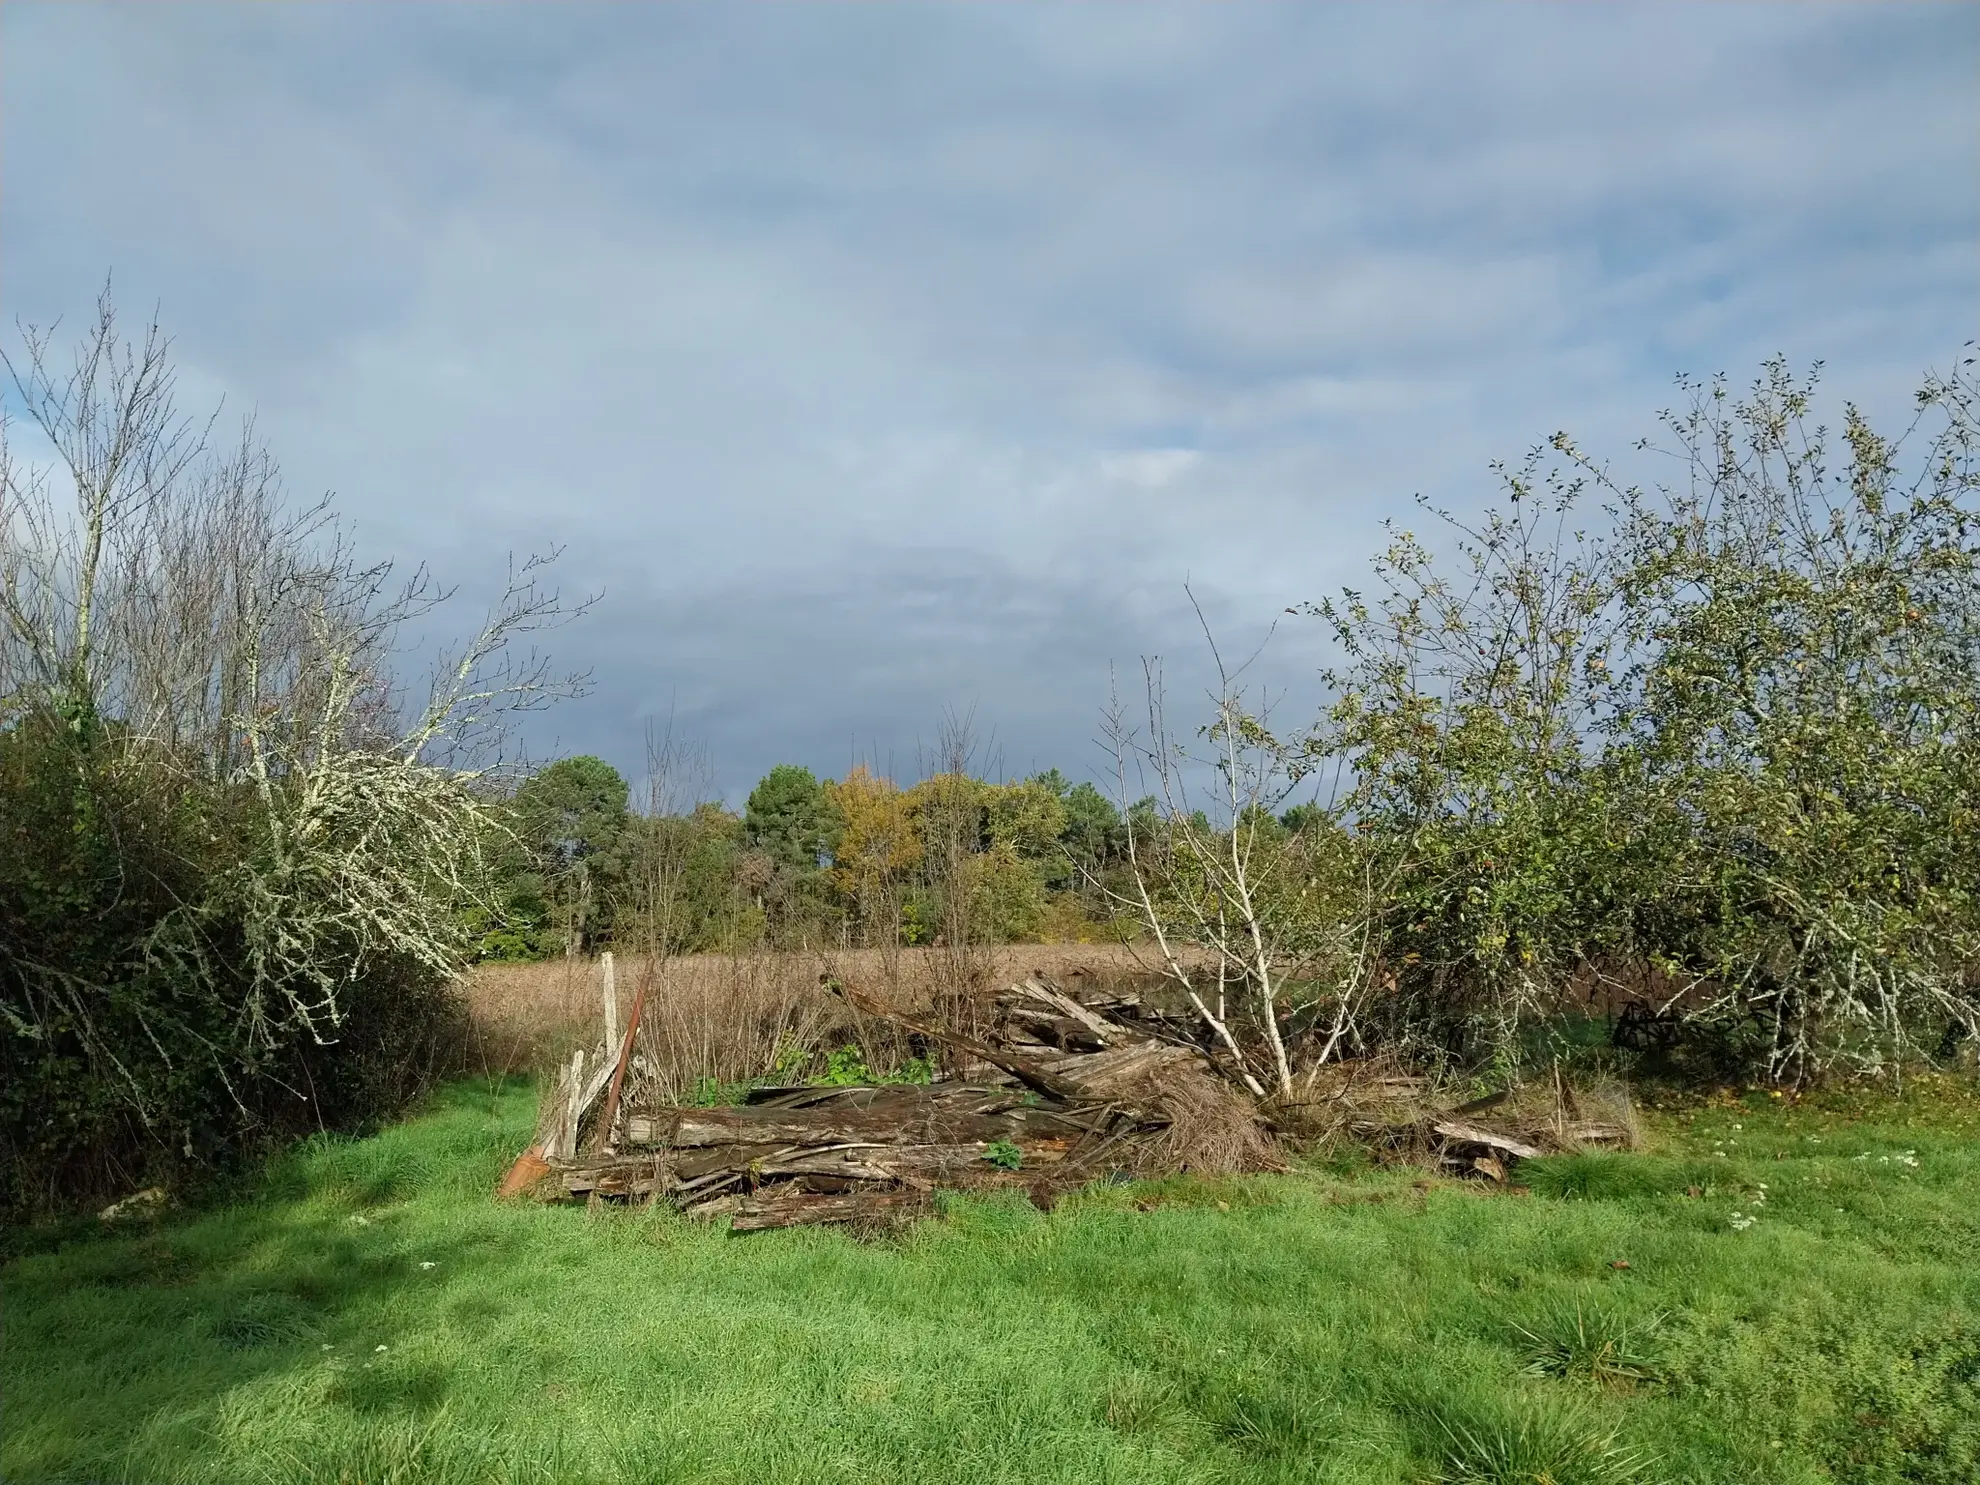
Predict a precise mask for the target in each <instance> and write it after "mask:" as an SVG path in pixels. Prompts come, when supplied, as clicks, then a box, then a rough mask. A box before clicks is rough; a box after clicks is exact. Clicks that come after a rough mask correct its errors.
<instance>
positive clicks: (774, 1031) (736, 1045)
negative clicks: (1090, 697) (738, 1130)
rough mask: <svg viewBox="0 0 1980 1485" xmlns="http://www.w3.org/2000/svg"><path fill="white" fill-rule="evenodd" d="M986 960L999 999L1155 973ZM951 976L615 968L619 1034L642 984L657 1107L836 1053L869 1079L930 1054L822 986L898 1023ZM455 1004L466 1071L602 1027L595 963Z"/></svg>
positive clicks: (1069, 955) (1113, 954)
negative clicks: (862, 993) (1031, 983)
mask: <svg viewBox="0 0 1980 1485" xmlns="http://www.w3.org/2000/svg"><path fill="white" fill-rule="evenodd" d="M982 952H983V953H984V954H985V955H987V956H988V967H989V973H990V977H991V980H992V982H993V983H995V984H999V985H1001V984H1007V983H1009V982H1010V981H1012V980H1016V979H1021V978H1023V977H1025V976H1027V975H1038V974H1043V975H1046V976H1049V977H1051V978H1053V979H1056V980H1059V981H1061V982H1064V983H1068V984H1072V985H1075V986H1076V985H1078V984H1080V983H1081V982H1082V981H1084V982H1088V983H1093V982H1098V983H1101V984H1106V985H1115V984H1122V983H1136V982H1141V981H1144V980H1148V979H1151V978H1152V977H1153V975H1154V966H1153V965H1151V964H1150V963H1149V962H1147V961H1146V959H1145V958H1142V957H1137V956H1136V955H1135V954H1134V952H1133V951H1132V950H1131V949H1127V948H1124V947H1122V946H1120V945H1108V944H1019V945H1003V946H999V947H996V948H991V949H985V950H983V951H982ZM946 973H947V961H946V960H945V959H944V958H943V957H942V956H941V955H940V954H938V953H937V952H936V951H934V950H928V949H902V950H892V951H887V950H878V949H854V950H844V951H831V952H819V953H809V954H799V953H787V954H696V955H687V956H683V957H680V958H670V959H665V960H661V961H659V962H658V963H657V964H655V963H651V962H648V961H642V960H637V959H628V960H620V961H619V962H618V964H617V966H616V975H615V979H616V982H617V984H616V989H617V998H618V1018H619V1024H620V1025H622V1026H623V1025H624V1024H625V1022H626V1019H627V1018H628V1017H629V1016H630V1014H631V1010H632V1002H633V998H634V996H635V994H636V993H637V992H638V989H639V986H640V982H641V980H642V978H644V979H645V981H646V992H647V994H646V1009H645V1011H644V1012H643V1013H642V1016H641V1026H640V1045H639V1051H640V1053H641V1056H642V1058H643V1065H642V1073H643V1074H644V1076H643V1077H642V1079H641V1082H642V1083H643V1085H644V1088H643V1091H644V1092H647V1093H648V1094H650V1095H651V1096H654V1097H657V1098H659V1099H661V1100H663V1101H671V1100H676V1099H684V1098H687V1097H689V1096H691V1095H692V1094H693V1092H694V1090H695V1088H696V1086H697V1085H698V1084H700V1083H701V1082H702V1081H703V1080H705V1079H712V1080H713V1081H715V1082H717V1083H736V1082H741V1081H744V1080H745V1079H748V1078H754V1077H760V1076H762V1075H764V1074H766V1073H768V1072H770V1071H772V1070H773V1069H775V1068H777V1067H778V1065H779V1062H780V1059H781V1060H782V1061H783V1062H784V1063H785V1064H787V1070H788V1071H789V1072H790V1074H791V1075H792V1076H793V1077H798V1076H803V1075H805V1074H806V1073H808V1072H815V1071H817V1070H818V1069H819V1066H820V1064H821V1063H822V1060H823V1058H824V1057H826V1056H827V1055H829V1054H830V1053H831V1052H832V1051H834V1050H836V1049H838V1048H839V1047H843V1046H855V1047H857V1048H859V1050H860V1053H861V1056H862V1058H863V1060H864V1061H865V1063H866V1065H867V1066H868V1067H869V1068H871V1069H873V1071H875V1072H876V1073H889V1072H892V1071H894V1070H895V1069H897V1068H898V1067H899V1066H900V1064H901V1063H902V1062H903V1061H905V1060H906V1059H907V1058H908V1057H911V1056H916V1055H927V1053H928V1052H929V1051H930V1050H931V1049H928V1048H923V1047H919V1046H915V1045H913V1044H912V1043H911V1042H910V1040H909V1039H908V1038H906V1037H904V1036H903V1035H902V1034H901V1033H900V1032H899V1031H898V1030H897V1029H896V1028H894V1027H892V1026H890V1025H887V1024H885V1023H881V1022H877V1021H874V1020H872V1019H871V1018H869V1017H865V1016H861V1015H859V1014H858V1013H857V1012H855V1011H853V1010H851V1009H850V1008H849V1007H848V1006H846V1005H845V1003H844V1002H842V1001H841V1000H839V999H838V998H837V997H835V996H833V995H831V994H830V993H828V992H827V991H825V990H823V989H822V988H820V985H819V981H820V978H821V977H822V976H826V975H831V976H835V977H837V978H839V979H842V980H845V981H847V982H849V983H852V984H856V985H858V986H859V987H860V988H862V989H865V990H868V991H871V992H873V993H874V994H877V995H879V996H881V997H882V998H884V999H886V1000H888V1001H890V1002H892V1003H893V1004H895V1005H899V1006H901V1007H903V1008H904V1009H925V1008H926V1007H928V1006H929V1005H930V1004H932V1003H933V1002H934V1001H935V1000H936V999H937V998H938V996H939V995H940V994H942V993H943V992H944V991H945V990H946V989H947V988H948V987H947V985H946V984H945V981H944V976H945V974H946ZM462 994H463V997H464V999H465V1000H466V1003H467V1009H468V1018H469V1024H470V1027H471V1051H470V1058H469V1060H470V1063H471V1070H472V1071H477V1072H486V1073H490V1074H494V1073H518V1072H526V1073H534V1072H542V1071H545V1070H547V1069H549V1068H551V1067H554V1066H556V1065H558V1064H559V1063H561V1062H562V1061H563V1060H564V1059H566V1058H567V1057H569V1055H570V1053H571V1050H572V1049H573V1048H574V1047H579V1046H584V1047H592V1046H595V1045H597V1043H598V1040H599V1037H600V1034H601V1030H602V1027H603V1024H604V1014H605V1013H604V998H603V989H602V975H601V973H600V969H599V965H598V962H597V961H596V960H589V959H578V960H556V961H552V962H549V963H544V964H498V965H482V966H480V967H478V968H477V969H476V970H475V971H474V972H473V973H472V974H471V975H470V976H469V977H468V978H467V979H466V980H465V981H464V983H463V985H462ZM794 1058H795V1059H799V1060H797V1061H795V1062H794V1061H793V1059H794Z"/></svg>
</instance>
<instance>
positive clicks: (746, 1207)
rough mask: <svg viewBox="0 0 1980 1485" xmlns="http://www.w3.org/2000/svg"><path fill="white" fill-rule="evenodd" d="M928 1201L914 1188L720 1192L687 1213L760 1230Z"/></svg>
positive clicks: (866, 1215)
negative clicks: (831, 1192)
mask: <svg viewBox="0 0 1980 1485" xmlns="http://www.w3.org/2000/svg"><path fill="white" fill-rule="evenodd" d="M927 1204H928V1198H927V1197H926V1196H925V1195H924V1194H922V1193H921V1192H914V1191H853V1192H848V1193H845V1194H843V1195H827V1194H819V1193H812V1192H801V1191H782V1192H778V1193H776V1194H774V1195H764V1196H743V1195H729V1196H720V1197H717V1198H715V1199H714V1200H712V1201H707V1202H703V1203H701V1204H700V1205H699V1206H694V1207H690V1208H689V1209H688V1213H687V1214H688V1215H689V1216H690V1217H698V1218H701V1219H703V1220H709V1221H712V1220H714V1219H716V1218H718V1217H727V1218H728V1219H729V1225H730V1227H731V1228H732V1229H733V1230H734V1231H736V1232H756V1231H761V1230H762V1229H764V1228H770V1227H798V1226H803V1225H805V1224H808V1223H821V1222H858V1221H867V1220H871V1219H874V1218H879V1217H886V1216H890V1215H896V1214H902V1213H907V1212H913V1211H918V1210H920V1209H922V1208H924V1207H925V1206H927Z"/></svg>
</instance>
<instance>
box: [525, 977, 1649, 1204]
mask: <svg viewBox="0 0 1980 1485" xmlns="http://www.w3.org/2000/svg"><path fill="white" fill-rule="evenodd" d="M607 973H608V974H609V967H608V969H607ZM827 986H828V988H829V989H831V990H832V991H833V992H834V993H836V994H838V995H839V996H841V997H842V998H843V999H844V1000H845V1001H846V1002H847V1004H848V1005H850V1006H851V1007H852V1008H853V1009H854V1010H856V1011H858V1012H860V1013H862V1014H864V1015H867V1016H872V1017H876V1018H879V1019H881V1020H884V1021H888V1022H891V1023H893V1024H894V1026H895V1027H896V1028H898V1029H899V1030H900V1031H901V1032H903V1033H904V1034H906V1035H907V1036H909V1037H911V1038H913V1039H915V1040H917V1041H919V1042H920V1043H921V1044H923V1045H926V1046H930V1047H936V1046H939V1047H941V1048H942V1049H944V1050H945V1051H946V1053H947V1054H948V1056H947V1060H948V1061H949V1063H950V1064H951V1065H952V1066H953V1067H954V1068H955V1069H956V1071H955V1073H954V1075H952V1076H950V1077H948V1078H943V1079H938V1080H936V1081H934V1082H932V1083H928V1084H923V1085H891V1086H872V1087H838V1086H803V1087H759V1088H754V1089H751V1090H749V1091H748V1092H747V1093H746V1094H745V1095H744V1097H743V1101H742V1102H741V1103H740V1104H736V1105H734V1106H730V1107H720V1108H684V1107H647V1106H644V1105H643V1101H642V1099H641V1097H640V1095H639V1091H638V1089H639V1083H640V1080H639V1077H638V1066H637V1065H638V1061H639V1059H638V1058H637V1056H636V1055H635V1053H634V1046H635V1043H636V1039H637V1034H638V1022H639V1016H640V1003H639V1002H638V1001H637V1000H636V1001H635V1003H634V1008H633V1014H632V1024H631V1025H629V1026H628V1027H627V1028H626V1029H625V1031H624V1034H623V1036H621V1035H619V1034H618V1028H617V1027H616V1026H608V1031H607V1040H606V1042H605V1044H604V1046H602V1047H601V1048H600V1049H599V1052H598V1055H597V1056H595V1057H594V1058H592V1059H590V1065H589V1070H588V1071H587V1059H586V1057H585V1056H584V1054H583V1053H579V1054H578V1055H576V1056H575V1057H574V1058H573V1060H572V1062H571V1064H570V1065H569V1066H568V1067H567V1068H566V1069H565V1072H564V1074H563V1078H562V1081H561V1083H560V1084H559V1086H558V1088H557V1090H556V1092H555V1093H554V1094H553V1096H552V1097H551V1098H550V1099H549V1100H548V1102H547V1103H546V1105H545V1117H544V1121H543V1123H542V1125H541V1127H540V1129H539V1132H538V1139H537V1142H536V1144H535V1145H533V1146H532V1147H531V1149H530V1150H529V1151H528V1152H527V1153H526V1154H525V1155H524V1156H523V1157H522V1158H521V1159H520V1160H518V1161H517V1162H516V1165H515V1167H514V1169H512V1170H511V1172H510V1173H509V1178H508V1179H507V1180H506V1181H505V1182H504V1185H503V1190H504V1192H505V1193H511V1194H513V1193H517V1192H521V1191H524V1190H530V1191H533V1192H535V1193H537V1194H540V1195H546V1196H551V1197H562V1198H567V1199H568V1198H584V1199H587V1200H591V1201H599V1200H630V1201H666V1202H669V1203H671V1204H673V1205H674V1206H676V1207H678V1208H679V1209H680V1210H682V1211H683V1212H685V1213H686V1214H687V1215H689V1216H693V1217H700V1218H711V1219H712V1218H726V1219H727V1220H728V1221H729V1222H730V1224H731V1226H732V1227H734V1228H735V1229H737V1230H749V1229H755V1228H767V1227H788V1226H793V1225H796V1224H799V1223H809V1222H884V1221H889V1220H893V1219H896V1218H899V1217H901V1216H903V1215H908V1214H912V1213H914V1212H915V1211H917V1210H919V1209H921V1208H923V1207H925V1206H926V1205H927V1203H928V1201H929V1198H930V1195H931V1193H932V1192H933V1191H935V1190H936V1189H938V1188H957V1187H967V1188H984V1187H999V1186H1002V1187H1018V1188H1021V1189H1023V1190H1025V1191H1027V1192H1028V1193H1029V1194H1030V1195H1031V1197H1032V1199H1033V1200H1034V1201H1037V1202H1039V1203H1040V1204H1041V1205H1047V1206H1049V1205H1050V1204H1051V1202H1052V1201H1053V1200H1054V1199H1055V1198H1056V1196H1057V1195H1058V1194H1059V1193H1061V1192H1063V1191H1066V1190H1068V1189H1071V1188H1073V1187H1076V1186H1078V1185H1081V1184H1084V1183H1086V1182H1089V1181H1092V1180H1095V1179H1100V1178H1104V1177H1107V1176H1110V1175H1116V1174H1126V1175H1136V1176H1140V1175H1156V1174H1173V1173H1176V1172H1179V1171H1185V1170H1198V1171H1219V1172H1238V1171H1256V1170H1270V1169H1277V1168H1282V1164H1283V1162H1282V1156H1281V1149H1282V1146H1281V1143H1280V1136H1281V1135H1282V1134H1284V1133H1286V1132H1287V1131H1292V1130H1298V1131H1302V1132H1304V1133H1305V1134H1306V1135H1308V1136H1309V1137H1311V1136H1313V1135H1316V1134H1318V1135H1321V1136H1331V1137H1335V1138H1339V1137H1343V1136H1345V1137H1348V1138H1353V1139H1356V1140H1358V1141H1361V1142H1364V1143H1367V1144H1370V1145H1372V1146H1374V1147H1376V1148H1378V1149H1382V1150H1386V1151H1390V1152H1393V1153H1396V1154H1401V1155H1405V1156H1408V1157H1410V1158H1417V1159H1428V1160H1431V1161H1435V1162H1437V1163H1439V1164H1440V1165H1441V1166H1442V1167H1443V1168H1445V1169H1447V1170H1450V1171H1452V1172H1454V1173H1461V1174H1466V1175H1476V1176H1480V1177H1484V1178H1488V1179H1491V1180H1495V1181H1503V1180H1505V1179H1506V1175H1507V1170H1508V1168H1509V1167H1510V1165H1511V1164H1512V1162H1514V1161H1516V1160H1519V1159H1522V1158H1526V1157H1529V1156H1533V1155H1537V1154H1540V1153H1542V1152H1543V1150H1545V1149H1561V1148H1576V1147H1581V1146H1584V1145H1587V1144H1590V1143H1603V1144H1621V1143H1629V1142H1630V1141H1631V1131H1630V1130H1629V1128H1628V1127H1627V1125H1626V1124H1622V1123H1615V1122H1613V1121H1611V1122H1603V1121H1600V1120H1593V1119H1585V1118H1579V1117H1577V1118H1576V1119H1575V1120H1574V1121H1573V1123H1572V1125H1570V1124H1569V1123H1566V1122H1564V1121H1563V1118H1562V1116H1561V1113H1560V1110H1559V1109H1558V1108H1557V1109H1556V1117H1555V1120H1554V1126H1555V1127H1554V1130H1553V1136H1552V1137H1551V1138H1550V1137H1549V1136H1548V1135H1547V1133H1546V1131H1544V1130H1543V1131H1539V1132H1537V1133H1536V1131H1535V1130H1533V1129H1532V1128H1529V1127H1523V1126H1527V1125H1531V1123H1532V1119H1531V1118H1530V1117H1528V1118H1525V1119H1523V1120H1519V1121H1514V1125H1519V1126H1522V1127H1514V1126H1513V1125H1508V1124H1507V1123H1506V1121H1505V1120H1503V1119H1499V1118H1492V1119H1491V1122H1490V1123H1489V1124H1488V1123H1486V1122H1485V1120H1486V1119H1487V1117H1489V1116H1491V1115H1492V1114H1493V1113H1495V1111H1496V1110H1495V1101H1494V1100H1489V1099H1488V1100H1481V1101H1478V1102H1476V1103H1474V1104H1470V1105H1465V1106H1463V1107H1461V1108H1459V1109H1456V1110H1452V1111H1448V1112H1437V1111H1435V1110H1434V1109H1432V1108H1430V1107H1429V1106H1428V1104H1429V1100H1428V1089H1427V1086H1426V1085H1425V1084H1424V1083H1423V1082H1422V1080H1420V1079H1415V1078H1410V1077H1408V1076H1406V1075H1403V1074H1400V1073H1390V1074H1385V1075H1380V1076H1361V1075H1358V1074H1357V1070H1356V1069H1354V1068H1352V1067H1345V1068H1329V1069H1327V1070H1326V1072H1327V1074H1328V1077H1327V1079H1326V1081H1325V1083H1324V1084H1321V1085H1319V1086H1315V1085H1316V1084H1318V1083H1319V1080H1318V1079H1315V1080H1309V1086H1308V1089H1307V1090H1306V1094H1305V1096H1304V1097H1303V1098H1302V1099H1301V1100H1300V1101H1298V1102H1297V1103H1281V1104H1279V1105H1277V1106H1274V1107H1267V1106H1262V1105H1261V1104H1260V1103H1259V1102H1258V1100H1256V1099H1255V1098H1254V1097H1253V1096H1252V1095H1250V1094H1249V1093H1247V1092H1246V1091H1245V1090H1244V1089H1242V1088H1241V1087H1239V1086H1238V1085H1237V1083H1236V1082H1235V1081H1233V1080H1232V1079H1231V1078H1229V1077H1227V1076H1225V1075H1224V1073H1223V1072H1222V1071H1220V1066H1221V1064H1220V1061H1219V1059H1218V1058H1217V1057H1216V1056H1215V1055H1214V1052H1213V1049H1211V1048H1209V1047H1207V1046H1206V1045H1205V1044H1204V1042H1203V1041H1201V1040H1200V1039H1199V1035H1198V1033H1197V1029H1196V1028H1195V1027H1194V1026H1193V1025H1192V1024H1191V1023H1190V1022H1188V1021H1187V1020H1183V1019H1179V1018H1177V1017H1175V1016H1173V1015H1170V1014H1168V1013H1165V1012H1164V1011H1163V1010H1161V1009H1160V1008H1159V1007H1157V1006H1156V1005H1154V1004H1152V1003H1150V1002H1148V1001H1146V1000H1144V999H1143V998H1141V997H1139V996H1136V995H1133V994H1121V993H1096V992H1091V991H1089V992H1087V993H1084V994H1083V995H1080V996H1074V995H1072V994H1070V993H1068V992H1067V991H1066V990H1065V989H1063V988H1061V987H1059V986H1057V985H1055V984H1052V983H1050V982H1049V981H1047V980H1045V979H1043V978H1042V977H1040V978H1033V979H1029V980H1024V981H1022V982H1020V983H1018V984H1014V985H1012V986H1010V987H1009V988H1007V989H1006V990H1004V991H1003V992H1002V993H1001V994H1000V995H999V996H998V997H997V998H996V1000H995V1002H994V1004H993V1006H992V1007H990V1013H989V1015H988V1017H987V1023H988V1024H987V1029H986V1030H985V1031H984V1032H983V1033H982V1034H981V1035H980V1036H967V1035H963V1034H961V1033H959V1032H956V1031H954V1030H951V1029H949V1028H947V1027H944V1026H940V1025H937V1024H934V1023H933V1022H931V1021H930V1020H928V1019H926V1018H923V1017H918V1016H916V1015H913V1014H910V1013H908V1012H906V1011H903V1010H901V1009H899V1008H897V1007H894V1006H891V1005H888V1004H886V1003H884V1002H882V1001H880V1000H878V999H877V998H875V997H874V996H871V995H869V994H866V993H863V992H861V991H860V990H858V989H855V988H853V987H851V986H847V985H843V984H841V983H839V982H837V981H828V982H827ZM606 1004H607V1006H608V1007H610V1008H613V1009H615V1002H614V1001H613V999H612V998H611V996H610V995H609V993H608V996H607V1000H606ZM611 1014H612V1010H611V1009H608V1016H610V1015H611ZM613 1054H616V1055H613ZM629 1074H631V1083H630V1088H629V1096H626V1097H624V1098H622V1097H621V1094H622V1092H626V1091H628V1076H629ZM1562 1091H1563V1092H1564V1091H1565V1090H1562ZM594 1110H595V1112H594ZM1528 1112H1529V1113H1530V1111H1528ZM1502 1126H1503V1127H1502Z"/></svg>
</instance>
